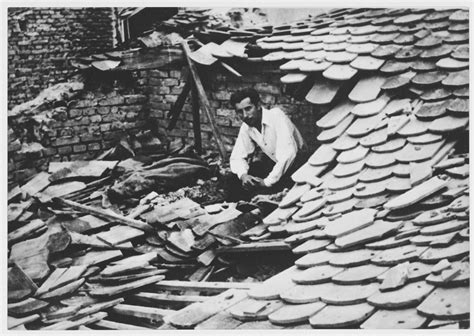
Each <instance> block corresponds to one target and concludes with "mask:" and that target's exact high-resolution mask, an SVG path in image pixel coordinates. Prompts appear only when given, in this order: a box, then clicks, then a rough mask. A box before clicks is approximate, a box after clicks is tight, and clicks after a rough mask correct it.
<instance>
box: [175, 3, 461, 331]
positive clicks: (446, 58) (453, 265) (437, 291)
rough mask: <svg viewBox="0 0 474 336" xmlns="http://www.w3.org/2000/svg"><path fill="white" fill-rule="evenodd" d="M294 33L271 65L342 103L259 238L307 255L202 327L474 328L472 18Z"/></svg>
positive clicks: (319, 96) (326, 21) (375, 19)
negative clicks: (473, 283) (473, 280)
mask: <svg viewBox="0 0 474 336" xmlns="http://www.w3.org/2000/svg"><path fill="white" fill-rule="evenodd" d="M280 29H281V30H282V33H281V34H279V33H277V34H275V33H273V35H272V36H270V37H266V38H262V39H259V40H256V44H257V45H260V48H262V49H263V48H267V50H270V51H271V52H270V53H268V54H267V55H266V56H263V57H262V59H261V60H259V61H264V62H277V61H279V62H284V64H282V66H281V68H282V69H283V70H285V71H288V72H289V73H288V75H285V76H284V77H283V78H282V82H286V83H297V82H298V83H299V82H301V81H306V80H313V81H314V83H315V84H314V87H313V89H311V90H310V91H309V93H308V95H307V96H306V99H307V100H308V101H310V102H312V103H314V104H330V103H332V105H330V106H333V107H332V108H331V109H330V111H329V112H328V113H327V114H326V115H324V116H323V117H322V118H321V119H320V120H319V121H318V122H317V123H316V126H317V129H318V133H315V136H317V137H318V140H319V141H320V142H321V146H320V147H319V148H318V149H317V150H316V151H315V152H314V154H313V155H312V156H311V157H310V159H309V160H308V162H307V163H306V164H305V165H303V166H302V167H301V168H300V169H299V170H298V171H297V172H295V174H294V175H293V176H292V178H293V180H294V182H295V185H294V187H293V188H292V189H291V190H290V191H289V192H288V193H287V194H286V195H285V197H284V198H283V199H282V200H281V202H280V203H279V207H278V208H277V209H276V210H275V211H274V212H272V213H271V214H269V215H268V216H267V217H266V218H265V219H264V220H263V223H262V224H260V225H259V226H258V229H257V228H254V229H253V230H252V231H251V234H250V235H249V236H247V239H251V240H253V241H257V242H258V243H259V244H261V246H264V245H265V244H267V246H270V244H277V243H281V242H282V241H283V242H284V243H286V244H287V246H288V247H289V248H291V249H292V252H293V253H294V254H295V256H296V257H297V259H296V261H295V265H294V266H293V267H291V268H289V269H287V270H286V271H284V272H282V273H280V274H278V275H276V276H274V277H273V278H270V279H268V280H267V281H265V282H264V283H262V284H261V285H259V286H258V287H257V288H254V289H252V290H250V291H248V292H247V297H246V298H244V299H242V300H241V301H239V303H237V304H235V303H232V304H229V305H227V306H226V307H225V309H223V310H222V311H220V312H219V314H213V316H211V317H206V321H209V322H206V321H203V322H199V323H196V325H194V327H195V328H196V329H201V328H202V329H206V328H207V326H211V327H212V328H217V329H219V328H227V327H229V328H232V329H234V328H236V329H246V328H252V329H275V328H276V329H281V328H288V329H293V328H303V329H304V328H347V327H350V328H362V329H386V328H389V329H398V328H402V329H415V328H469V324H470V321H469V316H470V299H469V295H470V286H469V278H470V276H469V273H470V272H469V269H470V260H469V250H470V248H469V236H470V233H469V232H470V231H469V213H470V212H469V154H468V152H467V151H468V147H467V141H468V134H469V125H468V124H469V117H468V108H467V105H468V102H469V94H468V85H469V79H468V70H467V66H468V63H469V58H468V53H467V51H468V11H467V10H464V9H447V10H431V9H374V10H360V9H357V10H355V9H347V10H346V9H340V10H335V11H332V12H329V13H328V14H327V15H322V16H320V17H318V18H317V19H315V20H314V21H308V22H305V23H298V24H295V25H289V26H285V27H282V28H280ZM277 30H278V29H277ZM243 43H248V41H247V42H243ZM233 57H235V56H233ZM244 57H245V56H244ZM282 235H283V237H286V238H281V237H282ZM253 244H256V243H253ZM239 248H240V249H242V245H241V246H240V247H239V246H237V247H235V248H234V249H239ZM188 313H189V312H188ZM195 314H196V315H199V314H200V313H199V308H196V310H195ZM229 320H231V321H232V322H229ZM169 322H170V325H172V326H174V327H176V328H183V327H184V322H183V321H182V320H181V317H180V316H179V314H178V315H176V316H175V317H174V318H172V319H170V321H169ZM211 322H212V323H211Z"/></svg>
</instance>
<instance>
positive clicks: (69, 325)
mask: <svg viewBox="0 0 474 336" xmlns="http://www.w3.org/2000/svg"><path fill="white" fill-rule="evenodd" d="M106 316H107V313H105V312H99V313H95V314H92V315H89V316H85V317H83V318H80V319H78V320H76V321H64V322H58V323H56V324H53V325H50V326H47V327H45V328H42V329H41V330H69V329H74V328H77V327H79V326H81V325H88V324H91V323H95V322H97V321H100V320H102V319H104V318H105V317H106Z"/></svg>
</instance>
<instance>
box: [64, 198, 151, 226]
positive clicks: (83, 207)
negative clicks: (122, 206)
mask: <svg viewBox="0 0 474 336" xmlns="http://www.w3.org/2000/svg"><path fill="white" fill-rule="evenodd" d="M56 200H57V201H58V202H59V203H60V204H62V205H65V206H68V207H71V208H72V209H74V210H78V211H82V212H85V213H88V214H91V215H95V216H99V217H104V218H107V219H108V220H112V221H116V222H119V223H121V224H124V225H128V226H131V227H134V228H137V229H140V230H143V231H153V227H152V226H150V225H148V224H147V223H145V222H142V221H139V220H136V219H131V218H127V217H125V216H122V215H118V214H115V213H111V212H106V211H104V210H102V209H99V208H94V207H91V206H88V205H82V204H80V203H77V202H74V201H70V200H66V199H62V198H56Z"/></svg>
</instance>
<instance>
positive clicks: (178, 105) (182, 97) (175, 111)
mask: <svg viewBox="0 0 474 336" xmlns="http://www.w3.org/2000/svg"><path fill="white" fill-rule="evenodd" d="M191 80H192V79H191V75H190V74H188V76H187V77H186V83H185V84H184V87H183V91H181V93H180V94H179V96H178V99H177V100H176V102H175V103H174V105H173V107H172V108H171V111H170V114H169V117H170V118H171V121H170V123H169V124H168V128H167V129H168V131H170V130H172V129H173V128H174V127H175V126H176V123H177V122H178V119H179V115H180V113H181V110H182V109H183V105H184V102H185V101H186V97H187V96H188V94H189V91H191V86H192V82H191Z"/></svg>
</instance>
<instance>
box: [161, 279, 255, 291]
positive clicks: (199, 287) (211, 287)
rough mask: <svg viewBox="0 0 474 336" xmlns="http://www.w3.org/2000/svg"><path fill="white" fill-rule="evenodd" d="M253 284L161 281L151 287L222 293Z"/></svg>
mask: <svg viewBox="0 0 474 336" xmlns="http://www.w3.org/2000/svg"><path fill="white" fill-rule="evenodd" d="M256 285H258V284H255V283H244V282H199V281H179V280H163V281H160V282H159V283H156V284H154V285H153V287H154V288H156V289H161V290H195V291H203V292H223V291H225V290H228V289H252V288H254V287H255V286H256Z"/></svg>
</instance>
